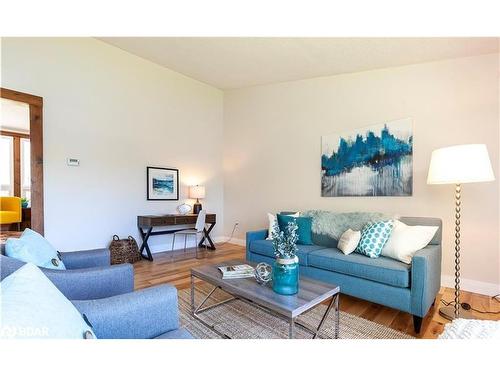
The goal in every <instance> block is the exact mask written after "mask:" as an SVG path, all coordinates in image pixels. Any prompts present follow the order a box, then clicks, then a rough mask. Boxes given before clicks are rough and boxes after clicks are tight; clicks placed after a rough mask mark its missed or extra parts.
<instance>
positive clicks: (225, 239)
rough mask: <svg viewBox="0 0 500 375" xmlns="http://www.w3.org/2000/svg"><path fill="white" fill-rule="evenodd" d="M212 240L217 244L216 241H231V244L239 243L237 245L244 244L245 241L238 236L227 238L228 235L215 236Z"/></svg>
mask: <svg viewBox="0 0 500 375" xmlns="http://www.w3.org/2000/svg"><path fill="white" fill-rule="evenodd" d="M214 242H215V243H216V244H217V243H222V242H228V243H232V244H233V245H239V246H246V245H247V243H246V241H245V240H242V239H239V238H234V237H233V238H231V239H230V238H229V237H227V236H226V237H224V236H221V237H215V238H214Z"/></svg>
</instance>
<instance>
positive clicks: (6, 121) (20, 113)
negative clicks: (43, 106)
mask: <svg viewBox="0 0 500 375" xmlns="http://www.w3.org/2000/svg"><path fill="white" fill-rule="evenodd" d="M0 126H1V127H2V130H10V131H13V132H18V133H29V132H30V106H29V105H28V104H26V103H23V102H16V101H14V100H9V99H4V98H0Z"/></svg>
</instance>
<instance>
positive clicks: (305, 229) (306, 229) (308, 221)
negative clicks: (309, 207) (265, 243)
mask: <svg viewBox="0 0 500 375" xmlns="http://www.w3.org/2000/svg"><path fill="white" fill-rule="evenodd" d="M276 217H277V218H278V226H279V227H280V230H281V231H285V229H286V226H287V225H288V223H289V222H290V221H294V220H295V222H296V223H297V226H298V227H299V228H298V229H297V234H298V236H299V239H298V240H297V245H314V243H313V242H312V218H310V217H307V216H299V217H292V216H288V215H280V214H277V215H276Z"/></svg>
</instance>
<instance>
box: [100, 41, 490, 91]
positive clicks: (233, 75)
mask: <svg viewBox="0 0 500 375" xmlns="http://www.w3.org/2000/svg"><path fill="white" fill-rule="evenodd" d="M99 39H100V40H102V41H104V42H106V43H109V44H111V45H114V46H116V47H119V48H121V49H123V50H125V51H128V52H130V53H133V54H135V55H137V56H141V57H143V58H145V59H148V60H150V61H153V62H155V63H157V64H160V65H162V66H165V67H167V68H170V69H172V70H175V71H177V72H179V73H182V74H184V75H186V76H189V77H192V78H194V79H197V80H199V81H202V82H205V83H208V84H209V85H212V86H215V87H218V88H221V89H233V88H240V87H246V86H254V85H261V84H268V83H276V82H284V81H292V80H299V79H306V78H313V77H321V76H329V75H335V74H342V73H351V72H359V71H365V70H372V69H379V68H387V67H393V66H398V65H408V64H416V63H422V62H428V61H435V60H443V59H451V58H458V57H465V56H473V55H481V54H487V53H495V52H498V49H499V47H498V46H499V42H498V40H499V39H498V38H209V37H205V38H201V37H200V38H178V37H176V38H167V37H143V38H142V37H132V38H127V37H117V38H114V37H113V38H99Z"/></svg>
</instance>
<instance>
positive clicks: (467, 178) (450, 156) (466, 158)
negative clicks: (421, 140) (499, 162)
mask: <svg viewBox="0 0 500 375" xmlns="http://www.w3.org/2000/svg"><path fill="white" fill-rule="evenodd" d="M494 179H495V176H494V175H493V170H492V168H491V163H490V158H489V156H488V150H487V148H486V145H481V144H474V145H461V146H452V147H445V148H440V149H438V150H435V151H433V152H432V156H431V163H430V166H429V174H428V176H427V183H428V184H454V185H455V301H454V303H453V304H450V306H446V307H441V308H440V309H439V314H440V315H441V316H443V317H445V318H446V319H449V320H453V319H455V318H459V317H460V318H466V319H470V318H472V314H471V313H470V312H469V311H466V310H464V309H462V307H461V306H460V211H461V201H460V198H461V197H460V193H461V184H464V183H470V182H484V181H493V180H494Z"/></svg>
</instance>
